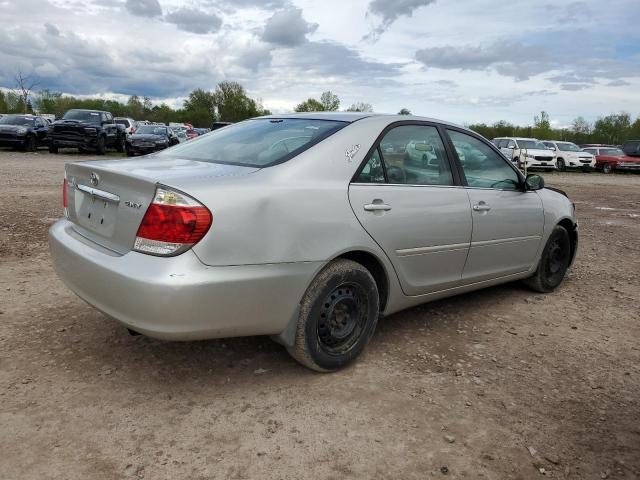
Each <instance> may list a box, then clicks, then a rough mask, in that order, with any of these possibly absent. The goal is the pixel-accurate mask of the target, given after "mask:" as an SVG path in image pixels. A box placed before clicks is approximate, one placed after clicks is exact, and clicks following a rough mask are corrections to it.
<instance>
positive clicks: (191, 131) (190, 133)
mask: <svg viewBox="0 0 640 480" xmlns="http://www.w3.org/2000/svg"><path fill="white" fill-rule="evenodd" d="M185 134H186V135H187V138H188V139H189V140H191V139H192V138H196V137H197V136H198V135H199V134H198V132H196V131H195V130H194V129H193V128H188V129H187V131H186V132H185Z"/></svg>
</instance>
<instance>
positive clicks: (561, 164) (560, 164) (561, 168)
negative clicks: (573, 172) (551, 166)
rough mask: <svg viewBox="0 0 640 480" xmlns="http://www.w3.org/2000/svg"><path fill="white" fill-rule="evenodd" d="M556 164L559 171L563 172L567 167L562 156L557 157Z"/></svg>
mask: <svg viewBox="0 0 640 480" xmlns="http://www.w3.org/2000/svg"><path fill="white" fill-rule="evenodd" d="M556 165H557V166H558V171H559V172H564V171H565V170H566V169H567V166H566V165H565V163H564V160H563V159H562V158H559V159H558V160H557V162H556Z"/></svg>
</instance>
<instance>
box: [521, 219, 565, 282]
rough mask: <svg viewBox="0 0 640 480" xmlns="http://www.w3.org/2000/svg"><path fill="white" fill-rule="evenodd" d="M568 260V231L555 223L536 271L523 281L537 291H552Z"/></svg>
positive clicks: (560, 279) (560, 278)
mask: <svg viewBox="0 0 640 480" xmlns="http://www.w3.org/2000/svg"><path fill="white" fill-rule="evenodd" d="M570 262H571V240H570V239H569V232H567V230H566V229H565V228H564V227H561V226H560V225H556V226H555V228H554V229H553V231H552V232H551V235H550V236H549V240H547V244H546V245H545V247H544V251H543V252H542V256H541V257H540V263H538V268H537V269H536V272H535V273H534V274H533V276H532V277H530V278H527V279H526V280H525V281H524V282H525V284H526V285H527V286H529V287H530V288H532V289H533V290H535V291H537V292H541V293H549V292H553V291H554V290H555V289H556V288H557V287H558V286H559V285H560V284H561V283H562V280H563V279H564V276H565V274H566V273H567V269H568V268H569V263H570Z"/></svg>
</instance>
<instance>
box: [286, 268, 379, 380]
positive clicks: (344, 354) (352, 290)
mask: <svg viewBox="0 0 640 480" xmlns="http://www.w3.org/2000/svg"><path fill="white" fill-rule="evenodd" d="M379 309H380V301H379V297H378V287H377V285H376V282H375V280H374V279H373V277H372V276H371V273H369V271H368V270H367V269H366V268H364V267H363V266H362V265H360V264H359V263H357V262H354V261H351V260H346V259H339V260H335V261H333V262H331V263H330V264H328V265H327V266H326V267H325V268H324V269H323V270H322V271H321V272H320V273H319V274H318V275H317V276H316V278H315V279H314V280H313V282H311V285H310V286H309V288H308V289H307V291H306V292H305V294H304V297H303V298H302V302H301V303H300V314H299V316H298V325H297V327H296V339H295V344H294V346H293V347H290V348H288V349H287V350H288V351H289V353H290V354H291V356H292V357H293V358H295V359H296V360H297V361H298V362H300V363H301V364H302V365H304V366H306V367H308V368H310V369H312V370H316V371H318V372H333V371H335V370H338V369H340V368H342V367H344V366H346V365H347V364H349V363H350V362H351V361H353V360H354V359H356V358H357V357H358V355H360V353H361V352H362V350H363V349H364V347H365V346H366V345H367V343H368V342H369V340H370V338H371V336H372V335H373V332H374V331H375V329H376V324H377V323H378V315H379Z"/></svg>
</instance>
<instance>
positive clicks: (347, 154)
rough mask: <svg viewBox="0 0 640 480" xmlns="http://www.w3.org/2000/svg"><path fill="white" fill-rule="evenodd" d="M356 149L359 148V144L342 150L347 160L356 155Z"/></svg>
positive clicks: (350, 160) (351, 159)
mask: <svg viewBox="0 0 640 480" xmlns="http://www.w3.org/2000/svg"><path fill="white" fill-rule="evenodd" d="M358 150H360V144H358V145H354V146H352V147H349V148H347V151H346V152H344V155H345V157H347V159H349V162H352V161H353V157H355V156H356V153H358Z"/></svg>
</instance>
